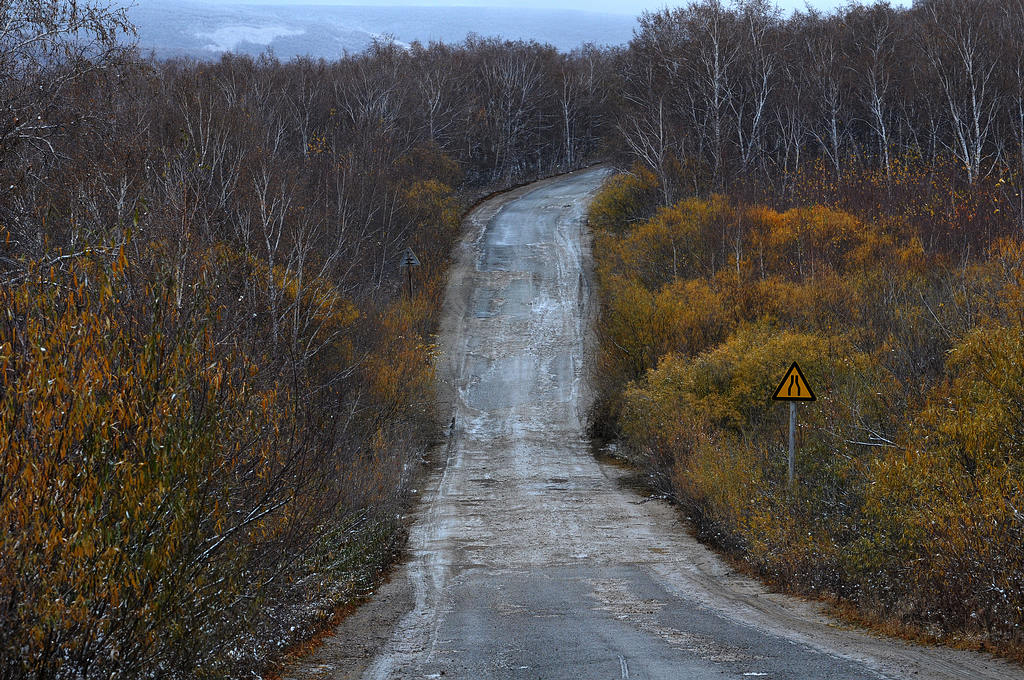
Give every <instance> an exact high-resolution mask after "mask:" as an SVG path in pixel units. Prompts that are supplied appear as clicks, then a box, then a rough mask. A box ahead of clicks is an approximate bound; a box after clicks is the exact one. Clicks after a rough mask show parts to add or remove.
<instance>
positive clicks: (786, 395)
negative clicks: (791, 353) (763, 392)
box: [772, 361, 817, 401]
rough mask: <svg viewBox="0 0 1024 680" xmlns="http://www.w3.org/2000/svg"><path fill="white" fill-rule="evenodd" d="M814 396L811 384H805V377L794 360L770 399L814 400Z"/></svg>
mask: <svg viewBox="0 0 1024 680" xmlns="http://www.w3.org/2000/svg"><path fill="white" fill-rule="evenodd" d="M816 398H817V397H815V396H814V392H813V391H812V390H811V386H810V385H808V384H807V378H805V377H804V374H803V372H802V371H801V370H800V367H799V366H797V365H796V362H795V361H794V362H793V365H792V366H790V367H789V370H788V371H786V377H785V378H783V379H782V382H781V383H779V387H778V389H776V390H775V394H773V395H772V399H774V400H776V401H814V400H815V399H816Z"/></svg>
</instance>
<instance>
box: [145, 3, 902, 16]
mask: <svg viewBox="0 0 1024 680" xmlns="http://www.w3.org/2000/svg"><path fill="white" fill-rule="evenodd" d="M138 2H140V4H145V3H146V0H138ZM910 3H911V0H891V4H893V5H899V6H909V5H910ZM200 4H210V5H224V4H252V5H397V6H409V5H415V6H419V7H430V6H436V7H453V6H466V7H535V8H547V9H581V10H590V11H594V12H615V13H619V14H631V15H634V16H635V15H638V14H640V13H641V12H643V11H644V10H658V9H662V8H664V7H665V6H666V5H668V6H672V7H676V6H678V5H682V4H686V2H685V1H683V2H669V3H666V2H665V1H664V0H662V1H661V2H654V1H648V0H518V1H513V0H349V1H347V2H345V1H342V2H339V1H338V0H205V1H203V2H201V3H200ZM776 4H777V5H778V6H779V7H780V8H782V10H783V11H784V12H785V13H786V14H789V13H790V12H791V11H792V10H794V9H803V8H805V7H806V6H807V5H808V4H809V5H810V6H811V7H814V8H817V9H821V10H830V9H833V8H835V7H837V6H839V5H845V4H847V3H846V2H840V1H839V0H806V1H805V0H776Z"/></svg>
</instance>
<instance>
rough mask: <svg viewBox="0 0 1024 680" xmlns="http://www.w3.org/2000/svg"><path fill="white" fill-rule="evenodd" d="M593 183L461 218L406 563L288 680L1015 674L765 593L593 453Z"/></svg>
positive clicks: (579, 178) (542, 192) (551, 189)
mask: <svg viewBox="0 0 1024 680" xmlns="http://www.w3.org/2000/svg"><path fill="white" fill-rule="evenodd" d="M607 172H608V171H607V170H604V169H600V168H599V169H592V170H587V171H582V172H579V173H575V174H572V175H567V176H563V177H559V178H555V179H552V180H546V181H543V182H539V183H537V184H534V185H530V186H528V187H525V188H522V189H518V190H516V191H514V192H511V193H509V194H505V195H503V196H501V197H499V198H497V199H494V200H492V201H489V202H487V203H484V204H483V205H482V206H480V207H479V208H478V209H477V210H475V211H474V212H473V214H472V215H471V216H470V217H469V218H468V219H467V224H466V226H465V230H466V233H465V236H464V238H463V241H462V243H461V245H460V248H459V250H458V252H457V253H456V258H457V259H456V262H455V264H454V266H453V269H452V275H451V283H450V284H449V288H448V293H447V298H446V303H445V313H444V320H443V322H442V334H441V341H442V346H443V348H444V351H445V355H444V359H443V361H442V362H441V365H440V366H439V379H440V380H441V388H442V393H445V394H448V395H449V396H450V398H451V406H452V412H453V414H454V417H455V426H454V428H453V434H452V436H451V438H450V442H449V445H448V447H447V449H446V451H445V453H444V454H443V455H442V456H441V458H442V460H441V461H440V465H439V467H438V469H437V470H436V471H434V472H433V474H432V475H431V476H430V478H429V480H427V485H426V488H424V489H423V490H422V491H423V500H422V502H421V503H420V505H419V506H418V509H417V511H416V512H417V514H416V519H415V523H414V525H413V527H412V529H411V534H410V540H409V550H408V553H409V554H408V557H407V559H406V560H405V562H404V563H403V564H401V565H400V566H399V567H397V568H396V571H395V574H394V575H393V576H392V578H391V579H390V581H389V582H387V583H386V584H384V585H383V586H382V587H381V589H380V590H379V592H378V593H377V594H376V595H375V596H374V598H373V599H372V600H371V601H370V602H369V603H367V604H366V605H364V606H363V607H361V608H360V609H358V610H357V611H356V612H355V613H354V614H353V615H351V616H349V617H348V618H347V619H345V620H344V621H343V622H342V624H341V625H340V627H339V628H338V630H337V631H336V632H335V634H334V635H333V636H332V637H330V638H328V639H327V641H326V642H325V643H324V645H323V646H322V647H321V648H320V649H318V650H317V651H316V652H314V653H312V654H311V655H310V656H308V657H307V658H305V659H303V660H301V661H300V662H299V663H298V664H297V665H296V666H295V667H293V668H291V669H290V670H289V671H288V673H287V674H286V677H288V678H294V679H296V680H299V679H301V680H310V679H312V678H332V679H333V678H368V679H374V680H376V679H385V678H401V679H405V678H441V677H443V678H466V679H479V678H529V679H538V678H543V679H558V678H566V679H568V678H573V679H576V678H615V679H619V678H634V679H640V678H643V679H656V678H672V679H674V680H675V679H680V678H688V679H693V680H703V679H705V678H776V679H781V678H786V679H799V678H842V679H848V680H861V679H864V680H866V679H869V678H870V679H877V678H908V677H911V678H921V679H922V680H923V679H928V680H944V679H952V678H958V679H962V678H972V679H976V680H985V679H992V680H995V679H997V678H998V679H1000V680H1004V679H1007V678H1024V672H1022V671H1021V669H1020V668H1019V667H1017V666H1014V665H1011V664H1008V663H1004V662H1002V661H999V660H996V659H993V658H991V657H989V656H986V655H983V654H979V653H973V652H960V651H954V650H948V649H934V648H926V647H920V646H916V645H911V644H908V643H903V642H899V641H892V640H888V639H883V638H878V637H873V636H870V635H868V634H866V633H863V632H859V631H857V630H853V629H851V628H849V627H847V626H843V625H841V624H839V623H837V622H835V621H834V620H831V619H829V618H828V617H827V616H826V615H825V614H824V613H823V610H822V607H821V606H820V605H817V604H815V603H809V602H805V601H803V600H800V599H796V598H790V597H786V596H783V595H778V594H774V593H771V592H769V591H768V590H766V589H765V588H764V587H762V586H761V585H760V584H759V583H757V582H755V581H753V580H751V579H749V578H747V577H744V576H742V575H739V574H736V573H735V572H734V571H733V570H732V569H731V568H730V567H729V566H728V565H727V564H726V563H725V562H724V561H722V560H721V559H720V558H719V557H717V556H716V555H715V554H714V553H712V552H710V551H709V550H708V549H707V548H705V547H704V546H702V545H701V544H700V543H699V542H697V541H696V540H695V539H694V538H692V537H691V536H690V535H689V534H688V533H687V531H686V529H685V527H684V525H683V524H682V523H681V522H680V518H679V515H678V513H677V512H676V511H675V510H674V509H673V508H672V507H670V506H668V505H667V504H665V503H663V502H661V501H652V502H642V501H643V500H644V499H642V498H641V497H639V496H638V495H636V494H635V493H633V492H632V491H630V490H629V489H626V488H623V485H622V484H620V483H619V479H620V478H621V477H622V476H623V474H624V473H623V472H622V471H621V470H620V469H618V468H616V467H615V466H611V465H605V464H602V463H600V462H598V461H597V460H596V459H595V458H594V456H593V455H592V453H591V451H590V448H589V445H588V442H587V441H586V438H585V435H584V418H585V414H586V411H587V407H588V404H589V391H588V386H587V376H588V371H589V368H588V364H587V361H588V357H589V356H591V355H592V350H593V326H592V324H593V321H594V312H595V300H594V297H593V290H592V286H591V283H590V277H591V259H590V237H589V235H588V234H587V232H586V231H585V229H584V227H583V225H584V222H585V212H586V208H587V204H588V202H589V200H590V198H591V197H592V196H593V194H594V192H595V191H596V190H597V188H598V187H599V185H600V184H601V182H602V181H603V180H604V179H605V177H606V176H607ZM445 458H447V460H444V459H445Z"/></svg>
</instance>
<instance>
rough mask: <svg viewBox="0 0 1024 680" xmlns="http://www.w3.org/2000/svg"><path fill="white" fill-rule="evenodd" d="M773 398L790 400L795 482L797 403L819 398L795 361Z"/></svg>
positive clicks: (792, 476)
mask: <svg viewBox="0 0 1024 680" xmlns="http://www.w3.org/2000/svg"><path fill="white" fill-rule="evenodd" d="M772 399H774V400H775V401H788V402H789V483H790V484H793V480H795V479H796V403H797V402H798V401H814V400H815V399H817V397H815V396H814V392H813V391H812V390H811V386H810V385H808V384H807V378H805V377H804V374H803V372H802V371H801V370H800V367H799V366H797V364H796V362H795V361H794V362H793V365H792V366H790V367H789V370H788V371H786V376H785V377H784V378H783V379H782V382H781V383H779V386H778V388H776V390H775V394H773V395H772Z"/></svg>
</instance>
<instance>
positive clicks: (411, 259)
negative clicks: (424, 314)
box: [402, 248, 420, 300]
mask: <svg viewBox="0 0 1024 680" xmlns="http://www.w3.org/2000/svg"><path fill="white" fill-rule="evenodd" d="M402 266H403V267H405V272H406V275H407V277H408V281H409V299H410V300H411V299H412V268H413V267H419V266H420V258H418V257H416V253H414V252H412V248H406V249H405V252H404V253H402Z"/></svg>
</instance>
